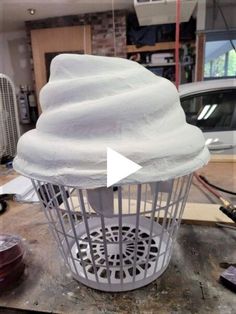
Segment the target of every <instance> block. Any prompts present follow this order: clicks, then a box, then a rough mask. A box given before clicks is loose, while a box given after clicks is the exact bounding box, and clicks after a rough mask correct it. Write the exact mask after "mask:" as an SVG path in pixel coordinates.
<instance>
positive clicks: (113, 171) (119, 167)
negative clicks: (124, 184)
mask: <svg viewBox="0 0 236 314" xmlns="http://www.w3.org/2000/svg"><path fill="white" fill-rule="evenodd" d="M141 168H142V167H141V166H140V165H138V164H136V163H135V162H133V161H132V160H130V159H128V158H126V157H124V156H122V155H121V154H119V153H117V152H116V151H115V150H113V149H111V148H109V147H107V187H110V186H111V185H113V184H115V183H117V182H119V181H120V180H122V179H124V178H126V177H128V176H129V175H131V174H132V173H134V172H136V171H138V170H139V169H141Z"/></svg>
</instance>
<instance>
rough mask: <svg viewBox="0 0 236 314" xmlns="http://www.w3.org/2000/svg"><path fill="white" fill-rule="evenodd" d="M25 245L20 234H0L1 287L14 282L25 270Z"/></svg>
mask: <svg viewBox="0 0 236 314" xmlns="http://www.w3.org/2000/svg"><path fill="white" fill-rule="evenodd" d="M23 256H24V247H23V244H22V240H21V238H20V237H19V236H16V235H10V234H0V288H1V290H2V289H3V288H6V287H8V286H9V285H11V284H12V283H14V282H15V281H16V280H17V279H18V278H19V277H20V276H21V275H22V274H23V272H24V268H25V265H24V262H23Z"/></svg>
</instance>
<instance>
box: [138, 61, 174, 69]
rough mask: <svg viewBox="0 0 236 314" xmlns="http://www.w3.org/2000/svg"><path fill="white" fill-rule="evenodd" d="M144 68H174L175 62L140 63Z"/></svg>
mask: <svg viewBox="0 0 236 314" xmlns="http://www.w3.org/2000/svg"><path fill="white" fill-rule="evenodd" d="M141 64H142V65H143V66H144V67H150V68H151V67H168V66H174V65H175V62H170V63H166V62H165V63H164V62H163V63H141Z"/></svg>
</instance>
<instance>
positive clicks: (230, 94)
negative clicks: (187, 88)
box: [181, 88, 236, 154]
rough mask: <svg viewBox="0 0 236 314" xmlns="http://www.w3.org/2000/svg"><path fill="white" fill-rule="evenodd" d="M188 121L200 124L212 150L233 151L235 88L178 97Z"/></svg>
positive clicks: (234, 142) (220, 151)
mask: <svg viewBox="0 0 236 314" xmlns="http://www.w3.org/2000/svg"><path fill="white" fill-rule="evenodd" d="M181 105H182V107H183V109H184V111H185V114H186V120H187V122H188V123H190V124H193V125H195V126H197V127H199V128H200V129H201V130H202V131H203V133H204V136H205V138H206V144H207V145H208V148H209V150H210V151H211V153H214V154H235V153H236V89H235V88H232V89H224V90H217V91H207V92H202V93H195V94H192V95H188V96H186V97H184V96H182V97H181Z"/></svg>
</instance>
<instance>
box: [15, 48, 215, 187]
mask: <svg viewBox="0 0 236 314" xmlns="http://www.w3.org/2000/svg"><path fill="white" fill-rule="evenodd" d="M40 103H41V105H42V110H43V113H42V115H41V116H40V118H39V120H38V122H37V126H36V129H35V130H32V131H29V132H28V133H26V134H24V135H23V136H22V137H21V138H20V140H19V143H18V152H17V157H16V158H15V160H14V168H15V169H16V170H17V171H18V172H20V173H22V174H24V175H25V176H29V177H32V178H35V179H40V180H43V181H49V182H52V183H57V184H64V185H70V186H78V187H83V188H96V187H101V186H106V181H107V177H106V148H107V147H110V148H112V149H114V150H116V151H118V152H119V153H120V154H122V155H124V156H126V157H127V158H129V159H131V160H132V161H134V162H136V163H138V164H139V165H140V166H142V169H140V170H139V171H137V172H136V173H134V174H132V175H130V176H129V177H127V178H125V179H123V180H122V181H121V182H120V183H121V184H124V183H132V182H136V183H137V182H152V181H157V180H167V179H169V178H174V177H178V176H182V175H185V174H188V173H191V172H193V171H194V170H196V169H198V168H200V167H202V166H203V165H204V164H206V163H207V161H208V159H209V152H208V149H207V148H206V147H205V140H204V137H203V134H202V132H201V131H200V130H199V129H198V128H196V127H194V126H191V125H189V124H187V123H186V121H185V114H184V112H183V110H182V108H181V106H180V102H179V95H178V92H177V90H176V88H175V86H174V85H173V84H172V83H171V82H170V81H168V80H166V79H164V78H161V77H157V76H156V75H154V74H153V73H151V72H150V71H148V70H147V69H145V68H144V67H143V66H141V65H139V64H137V63H136V62H133V61H129V60H126V59H121V58H111V57H98V56H91V55H71V54H62V55H60V56H57V57H56V58H54V60H53V62H52V65H51V76H50V80H49V83H47V84H46V85H45V86H44V87H43V88H42V90H41V93H40Z"/></svg>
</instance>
